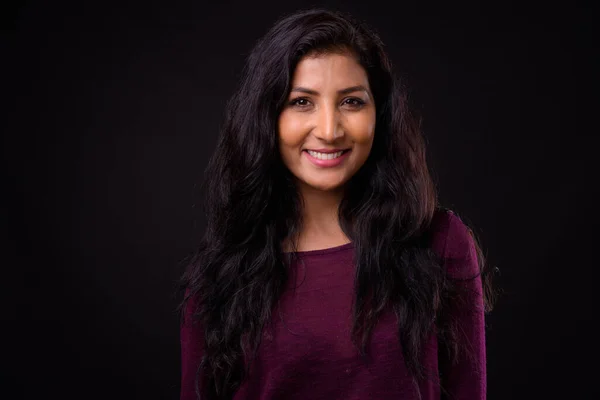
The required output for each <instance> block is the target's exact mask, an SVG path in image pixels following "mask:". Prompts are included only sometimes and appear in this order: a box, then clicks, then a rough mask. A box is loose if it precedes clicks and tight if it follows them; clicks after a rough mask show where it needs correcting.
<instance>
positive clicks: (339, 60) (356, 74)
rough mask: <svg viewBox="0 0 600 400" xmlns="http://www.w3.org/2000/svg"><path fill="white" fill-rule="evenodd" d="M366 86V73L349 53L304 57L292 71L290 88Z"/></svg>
mask: <svg viewBox="0 0 600 400" xmlns="http://www.w3.org/2000/svg"><path fill="white" fill-rule="evenodd" d="M354 85H363V86H365V87H367V86H368V78H367V73H366V71H365V70H364V68H363V67H362V66H361V65H360V64H359V63H358V61H357V60H356V57H355V56H353V55H351V54H350V53H319V54H309V55H306V56H304V57H303V58H302V59H300V61H299V62H298V64H297V65H296V69H295V70H294V75H293V77H292V86H302V87H307V88H308V87H310V88H312V89H317V88H318V87H321V88H327V87H331V88H341V87H342V86H343V87H347V86H354Z"/></svg>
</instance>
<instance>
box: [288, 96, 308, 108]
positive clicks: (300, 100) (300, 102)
mask: <svg viewBox="0 0 600 400" xmlns="http://www.w3.org/2000/svg"><path fill="white" fill-rule="evenodd" d="M290 105H291V106H299V107H306V106H308V105H309V101H308V99H305V98H303V97H299V98H297V99H294V100H292V101H290Z"/></svg>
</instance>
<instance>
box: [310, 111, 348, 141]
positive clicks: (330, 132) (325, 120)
mask: <svg viewBox="0 0 600 400" xmlns="http://www.w3.org/2000/svg"><path fill="white" fill-rule="evenodd" d="M314 133H315V136H316V137H318V138H319V139H322V140H323V141H324V142H333V141H335V140H336V139H338V138H339V137H341V136H343V135H344V130H343V129H342V126H341V121H340V115H339V112H338V110H337V108H336V107H332V106H325V107H322V108H321V110H320V111H319V113H318V121H317V127H316V129H315V130H314Z"/></svg>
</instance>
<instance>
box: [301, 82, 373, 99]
mask: <svg viewBox="0 0 600 400" xmlns="http://www.w3.org/2000/svg"><path fill="white" fill-rule="evenodd" d="M363 91H364V92H365V93H367V94H368V95H369V97H370V93H369V90H368V89H367V88H366V87H364V86H362V85H357V86H350V87H347V88H345V89H341V90H338V94H348V93H352V92H363ZM291 92H301V93H307V94H312V95H314V96H318V95H319V92H317V91H316V90H312V89H308V88H305V87H295V88H293V89H292V90H291Z"/></svg>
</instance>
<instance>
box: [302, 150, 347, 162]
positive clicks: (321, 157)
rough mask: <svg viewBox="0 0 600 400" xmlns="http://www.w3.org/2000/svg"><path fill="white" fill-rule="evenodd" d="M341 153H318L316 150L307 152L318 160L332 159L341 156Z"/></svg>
mask: <svg viewBox="0 0 600 400" xmlns="http://www.w3.org/2000/svg"><path fill="white" fill-rule="evenodd" d="M342 153H343V151H338V152H337V153H318V152H316V151H312V150H308V154H310V155H311V156H313V157H314V158H318V159H319V160H332V159H334V158H338V157H339V156H341V155H342Z"/></svg>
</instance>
